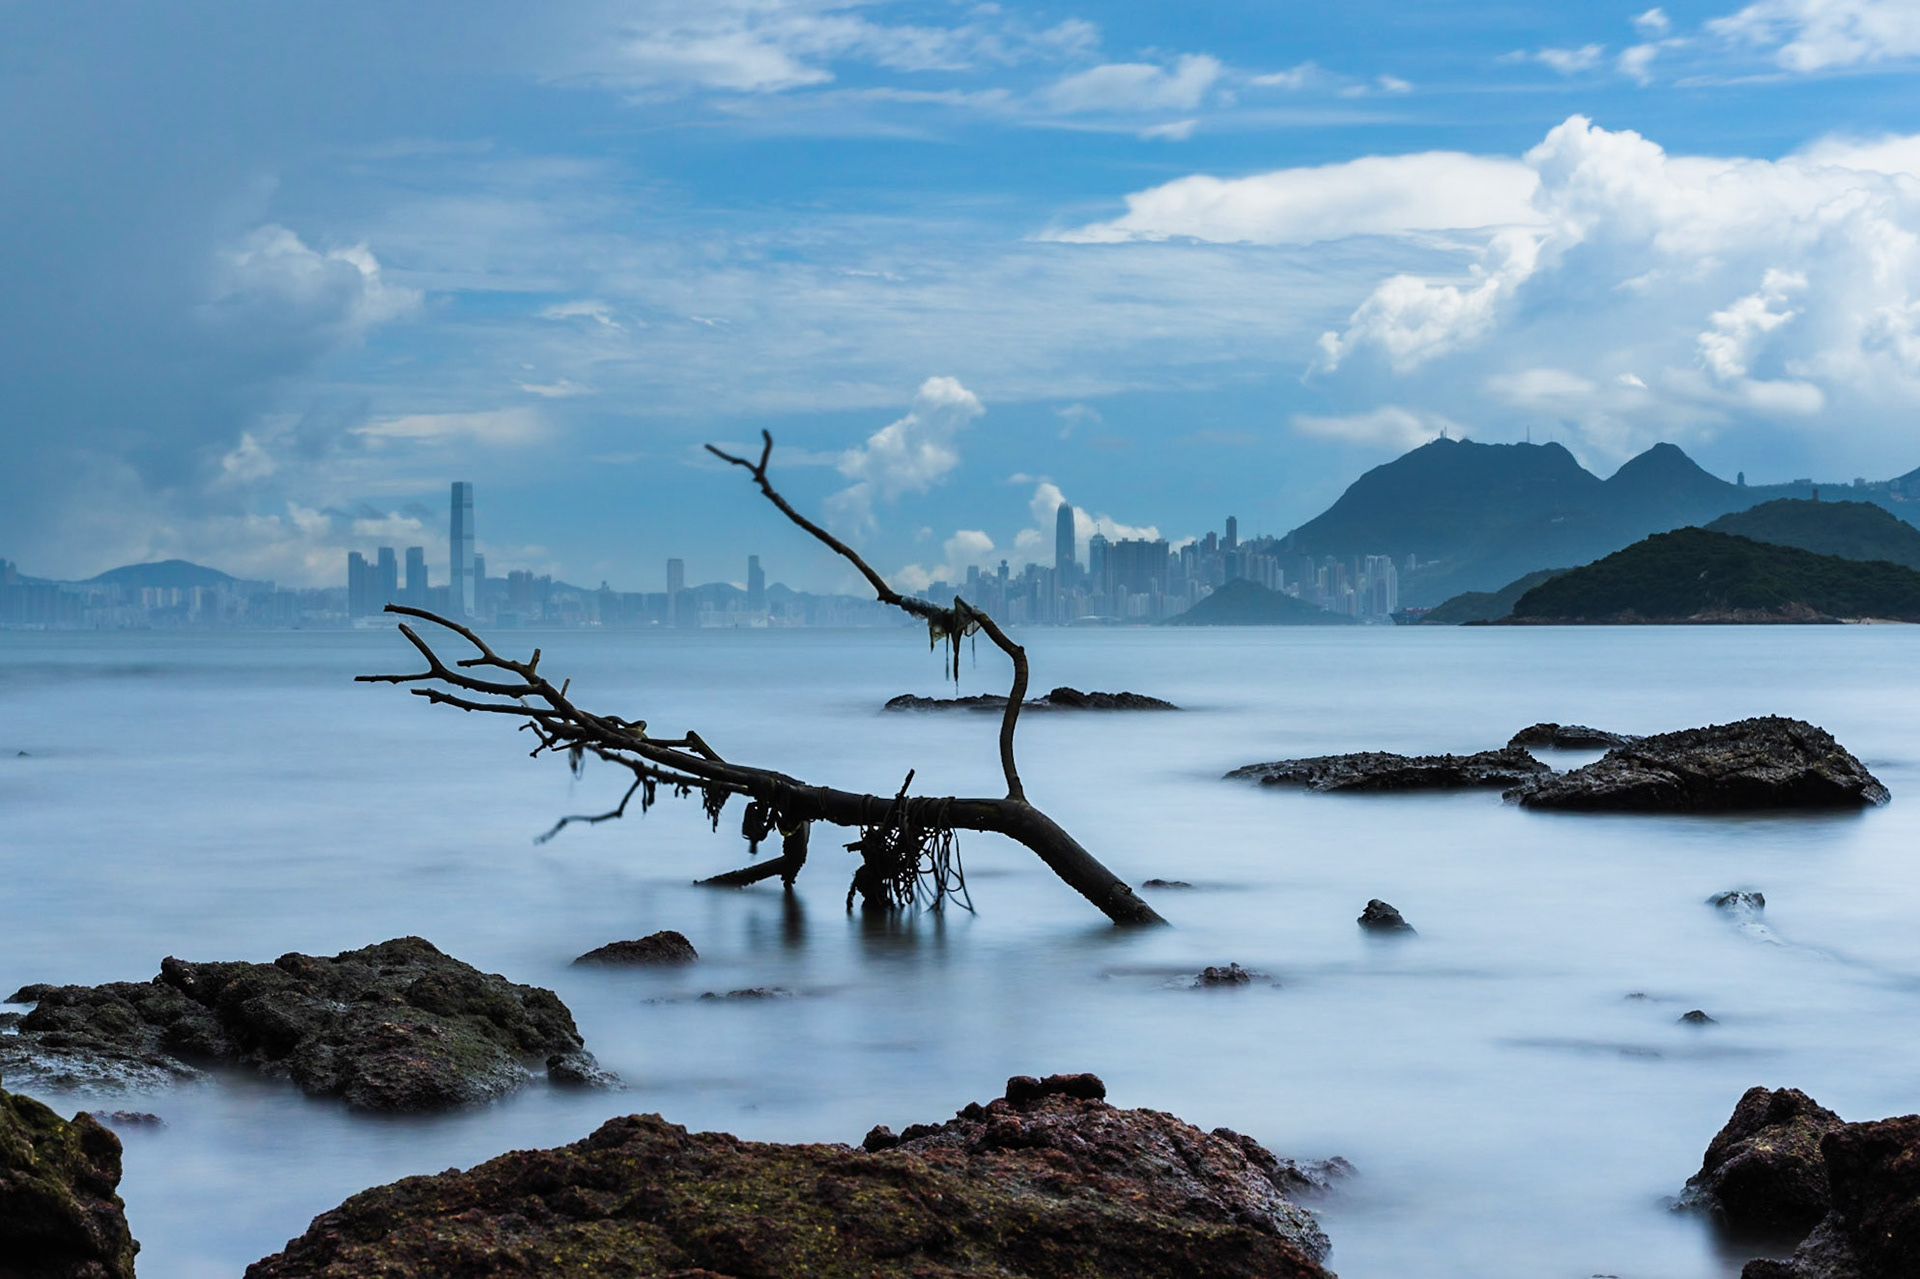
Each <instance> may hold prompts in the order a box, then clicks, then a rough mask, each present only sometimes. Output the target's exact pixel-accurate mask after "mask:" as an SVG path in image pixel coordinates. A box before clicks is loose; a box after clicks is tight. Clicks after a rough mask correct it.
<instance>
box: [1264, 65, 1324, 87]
mask: <svg viewBox="0 0 1920 1279" xmlns="http://www.w3.org/2000/svg"><path fill="white" fill-rule="evenodd" d="M1325 76H1326V73H1325V72H1323V71H1321V70H1320V68H1319V67H1318V66H1317V65H1315V64H1314V63H1311V62H1302V63H1301V64H1300V65H1299V66H1297V67H1288V68H1287V69H1286V70H1285V71H1269V72H1267V73H1265V74H1264V75H1255V76H1248V77H1247V80H1246V83H1247V84H1248V85H1250V86H1252V87H1253V88H1256V89H1304V88H1306V87H1308V86H1309V85H1313V84H1317V83H1319V82H1320V81H1321V80H1323V79H1324V78H1325Z"/></svg>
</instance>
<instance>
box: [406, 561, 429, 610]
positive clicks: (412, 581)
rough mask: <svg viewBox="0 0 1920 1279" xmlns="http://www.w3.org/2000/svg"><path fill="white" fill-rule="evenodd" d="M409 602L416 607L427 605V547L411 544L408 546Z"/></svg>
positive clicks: (407, 591) (407, 593)
mask: <svg viewBox="0 0 1920 1279" xmlns="http://www.w3.org/2000/svg"><path fill="white" fill-rule="evenodd" d="M404 598H405V600H406V602H407V603H409V604H411V605H413V606H414V607H415V608H425V607H426V606H427V548H426V547H424V546H409V547H408V548H407V589H406V593H405V597H404Z"/></svg>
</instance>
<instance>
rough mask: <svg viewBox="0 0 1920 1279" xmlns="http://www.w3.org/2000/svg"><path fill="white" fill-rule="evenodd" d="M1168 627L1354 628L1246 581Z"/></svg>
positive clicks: (1348, 622) (1350, 622) (1337, 617)
mask: <svg viewBox="0 0 1920 1279" xmlns="http://www.w3.org/2000/svg"><path fill="white" fill-rule="evenodd" d="M1162 624H1163V625H1166V626H1354V625H1358V623H1356V622H1355V621H1354V620H1353V619H1352V618H1351V617H1347V616H1344V615H1342V614H1340V613H1329V612H1327V610H1326V609H1324V608H1320V607H1317V606H1316V605H1313V604H1306V603H1302V602H1301V601H1300V600H1297V599H1295V598H1293V596H1291V595H1286V594H1283V593H1281V592H1279V591H1270V590H1268V589H1267V588H1266V587H1264V586H1262V585H1260V583H1258V582H1249V581H1247V580H1246V579H1245V578H1241V579H1239V580H1237V581H1232V582H1228V583H1227V584H1226V585H1224V586H1222V587H1220V588H1218V589H1217V590H1215V591H1214V593H1213V594H1211V595H1209V596H1207V597H1206V598H1205V599H1203V600H1201V601H1200V602H1199V603H1198V604H1195V605H1194V606H1193V607H1192V608H1190V609H1188V610H1187V611H1186V612H1184V613H1181V614H1179V615H1178V616H1175V617H1169V618H1168V619H1167V620H1166V621H1165V622H1164V623H1162Z"/></svg>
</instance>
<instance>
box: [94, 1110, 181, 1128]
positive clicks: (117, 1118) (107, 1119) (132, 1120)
mask: <svg viewBox="0 0 1920 1279" xmlns="http://www.w3.org/2000/svg"><path fill="white" fill-rule="evenodd" d="M87 1113H88V1114H90V1115H92V1116H93V1117H94V1118H95V1119H98V1120H99V1121H100V1122H101V1123H103V1124H105V1125H106V1126H107V1127H109V1128H165V1127H166V1126H167V1121H166V1120H164V1119H162V1118H161V1117H160V1116H158V1115H156V1114H152V1113H151V1112H149V1111H145V1110H89V1111H88V1112H87Z"/></svg>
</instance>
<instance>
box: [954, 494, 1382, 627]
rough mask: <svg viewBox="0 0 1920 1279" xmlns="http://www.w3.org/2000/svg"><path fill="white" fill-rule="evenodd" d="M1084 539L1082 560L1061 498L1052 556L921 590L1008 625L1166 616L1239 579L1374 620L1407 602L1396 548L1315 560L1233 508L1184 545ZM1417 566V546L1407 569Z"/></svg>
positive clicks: (973, 572)
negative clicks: (1252, 528) (1244, 525)
mask: <svg viewBox="0 0 1920 1279" xmlns="http://www.w3.org/2000/svg"><path fill="white" fill-rule="evenodd" d="M1086 549H1087V555H1086V561H1085V562H1084V564H1083V563H1082V562H1081V560H1080V556H1079V547H1078V544H1077V535H1076V532H1075V529H1074V519H1073V507H1072V506H1070V505H1069V504H1067V503H1065V502H1062V503H1061V504H1060V508H1059V510H1058V512H1057V513H1056V515H1055V520H1054V552H1053V563H1052V564H1051V565H1045V564H1032V563H1030V564H1027V565H1026V566H1025V567H1024V568H1022V569H1021V570H1020V571H1019V572H1018V573H1015V572H1013V571H1012V569H1011V566H1010V565H1009V564H1008V562H1007V561H1006V560H1001V561H1000V564H999V566H998V567H997V568H995V569H990V570H987V571H984V572H983V571H982V570H981V569H980V568H979V567H978V566H974V567H970V568H968V570H967V576H966V580H965V581H962V582H944V581H936V582H933V583H930V584H929V585H928V587H927V589H926V590H925V591H923V592H922V593H921V594H922V597H923V598H924V599H926V600H928V601H930V602H933V603H942V604H943V603H947V602H949V601H951V600H952V598H953V597H954V596H955V595H959V596H961V597H962V598H964V599H966V600H967V602H968V603H971V604H974V605H976V606H978V607H980V608H983V609H985V610H986V611H987V612H989V613H991V614H993V616H994V617H996V618H998V619H999V620H1001V621H1003V622H1006V623H1008V624H1009V625H1041V626H1048V625H1051V626H1066V625H1076V624H1078V625H1088V624H1095V625H1097V624H1104V623H1128V622H1156V621H1164V620H1165V619H1167V618H1170V617H1174V616H1177V615H1178V614H1180V613H1184V612H1186V610H1187V609H1189V608H1191V607H1193V605H1195V604H1197V603H1198V602H1200V601H1201V600H1203V599H1205V598H1206V597H1207V596H1208V595H1211V594H1212V593H1213V592H1214V591H1215V590H1217V589H1218V588H1220V587H1221V586H1223V585H1225V584H1226V583H1228V582H1232V581H1238V580H1241V579H1246V580H1248V581H1252V582H1257V583H1259V584H1260V585H1261V586H1264V587H1266V588H1267V589H1268V590H1270V591H1280V592H1283V593H1285V594H1288V595H1292V596H1294V597H1295V598H1297V599H1300V600H1303V601H1305V602H1307V603H1309V604H1313V605H1316V606H1318V607H1321V608H1325V609H1328V610H1330V611H1332V612H1336V613H1342V614H1345V615H1346V616H1349V617H1355V618H1360V619H1362V620H1367V621H1373V620H1378V621H1382V622H1385V621H1388V620H1389V619H1390V618H1391V617H1392V615H1393V614H1394V613H1395V612H1397V611H1398V610H1399V608H1400V572H1401V570H1400V569H1399V568H1398V567H1396V566H1395V564H1394V562H1393V560H1392V558H1391V557H1390V556H1385V555H1367V556H1354V557H1349V558H1346V559H1342V558H1338V557H1335V556H1326V557H1322V558H1320V559H1317V560H1316V559H1315V558H1313V557H1312V556H1307V555H1297V554H1291V553H1289V552H1287V551H1286V550H1285V549H1284V548H1283V544H1282V543H1281V542H1280V540H1279V539H1277V538H1273V537H1268V536H1261V537H1257V538H1254V539H1252V540H1251V541H1247V542H1242V541H1241V540H1240V521H1239V520H1238V519H1236V518H1235V517H1233V516H1231V515H1229V516H1228V517H1227V521H1226V531H1225V532H1224V533H1212V532H1210V533H1208V534H1207V535H1206V536H1205V537H1201V538H1195V539H1193V540H1192V541H1188V542H1184V543H1181V544H1180V545H1178V546H1174V545H1172V544H1170V543H1168V541H1167V540H1166V539H1165V538H1118V539H1109V538H1107V537H1106V536H1104V535H1103V534H1100V533H1095V534H1094V535H1093V536H1092V537H1090V538H1088V539H1087V548H1086ZM1413 568H1414V560H1413V558H1412V557H1411V556H1409V557H1408V559H1407V565H1406V571H1408V572H1411V571H1412V569H1413Z"/></svg>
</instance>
